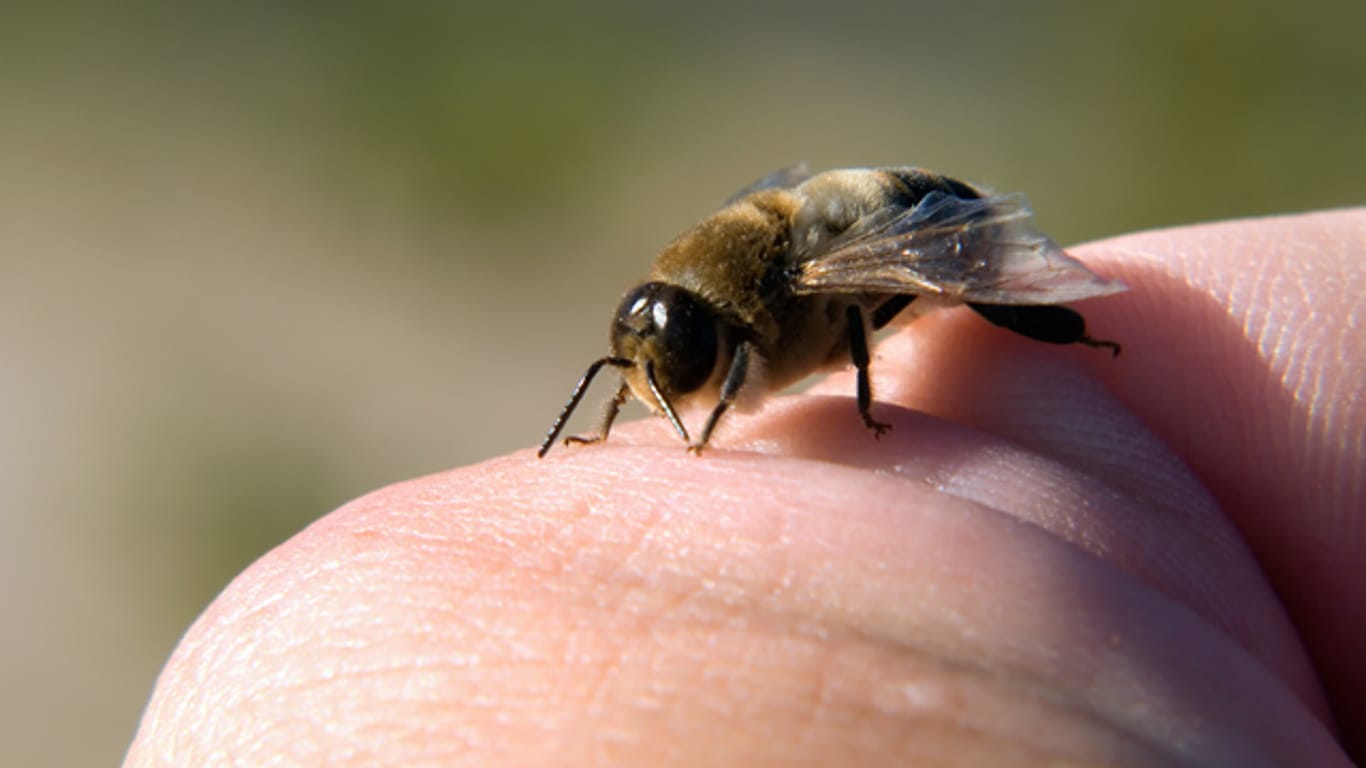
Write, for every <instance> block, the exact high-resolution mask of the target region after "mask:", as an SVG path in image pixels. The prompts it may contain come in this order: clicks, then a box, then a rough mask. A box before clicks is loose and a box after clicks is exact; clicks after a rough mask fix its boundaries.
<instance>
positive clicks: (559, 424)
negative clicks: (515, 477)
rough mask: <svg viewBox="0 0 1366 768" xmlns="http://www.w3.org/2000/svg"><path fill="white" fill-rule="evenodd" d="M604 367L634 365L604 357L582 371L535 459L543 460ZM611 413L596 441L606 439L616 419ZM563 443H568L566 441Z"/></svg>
mask: <svg viewBox="0 0 1366 768" xmlns="http://www.w3.org/2000/svg"><path fill="white" fill-rule="evenodd" d="M604 365H610V366H612V367H613V368H630V367H631V366H633V365H635V363H633V362H631V361H630V360H627V359H626V358H623V357H604V358H601V359H599V360H595V361H594V362H593V364H592V365H590V366H588V370H587V371H584V374H583V376H582V377H580V378H579V383H578V384H576V385H575V386H574V392H573V394H571V395H570V396H569V402H567V403H565V404H564V408H562V409H560V415H559V416H556V417H555V423H554V424H551V425H550V431H549V432H547V433H546V436H545V440H543V441H541V449H540V450H539V451H537V452H536V458H538V459H543V458H545V455H546V453H547V452H548V451H549V450H550V446H552V445H554V444H555V438H557V437H559V436H560V430H562V429H564V425H565V422H567V421H569V417H570V415H571V414H573V413H574V409H575V408H577V407H579V401H580V400H582V399H583V393H584V392H587V391H588V385H589V384H592V383H593V378H594V377H595V376H597V375H598V371H600V370H602V367H603V366H604ZM623 386H624V385H623ZM620 407H621V404H620V403H618V404H617V408H620ZM613 411H614V412H613V413H612V415H611V416H610V417H609V418H608V419H607V420H606V422H605V423H604V424H603V428H602V435H601V436H600V437H598V439H597V440H602V439H603V438H606V437H607V430H608V429H609V428H610V427H611V426H612V419H614V418H616V413H615V409H613ZM597 440H583V441H581V442H586V443H592V442H597ZM565 442H569V441H568V440H566V441H565Z"/></svg>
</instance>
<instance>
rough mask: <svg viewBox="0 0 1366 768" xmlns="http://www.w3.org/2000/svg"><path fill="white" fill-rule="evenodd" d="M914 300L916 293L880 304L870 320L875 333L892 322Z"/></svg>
mask: <svg viewBox="0 0 1366 768" xmlns="http://www.w3.org/2000/svg"><path fill="white" fill-rule="evenodd" d="M914 300H915V294H914V293H903V294H901V295H899V296H893V297H892V298H890V299H887V300H886V301H884V302H882V303H881V304H879V305H878V307H877V309H875V310H873V316H872V317H871V318H869V325H872V326H873V330H875V331H879V330H882V328H884V327H885V326H886V325H887V323H890V322H892V319H893V318H895V317H896V316H897V314H899V313H900V312H901V310H903V309H905V308H906V307H907V306H908V305H910V303H911V302H912V301H914Z"/></svg>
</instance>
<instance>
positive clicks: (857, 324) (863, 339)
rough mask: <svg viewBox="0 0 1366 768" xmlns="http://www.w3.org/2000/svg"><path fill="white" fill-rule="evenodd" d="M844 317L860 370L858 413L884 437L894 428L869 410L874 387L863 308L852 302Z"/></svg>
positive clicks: (865, 424) (902, 306)
mask: <svg viewBox="0 0 1366 768" xmlns="http://www.w3.org/2000/svg"><path fill="white" fill-rule="evenodd" d="M911 298H914V297H908V298H907V299H906V301H905V302H904V303H901V305H900V306H898V307H896V309H895V310H894V311H893V312H892V314H896V312H899V311H901V310H902V309H903V308H904V307H905V306H906V304H909V303H910V299H911ZM894 301H897V299H892V300H891V301H889V302H887V303H885V304H883V305H882V306H883V307H886V306H887V305H888V304H891V303H892V302H894ZM881 309H882V307H879V308H878V313H880V312H881ZM875 314H876V313H875ZM844 317H845V325H846V326H848V328H849V356H850V357H851V358H852V359H853V361H854V368H855V369H857V371H858V414H859V416H862V417H863V425H864V426H865V427H867V428H869V429H871V430H873V437H882V435H883V433H885V432H886V431H887V430H889V429H891V428H892V425H891V424H884V423H883V422H880V421H878V420H877V419H874V418H873V415H872V413H870V412H869V410H870V409H871V408H872V405H873V387H872V385H871V384H870V383H869V381H868V365H869V358H868V333H867V330H866V328H865V327H864V325H863V310H861V309H859V307H858V306H857V305H853V304H851V305H849V307H847V308H846V309H845V310H844ZM887 319H888V320H890V319H891V318H890V317H888V318H887Z"/></svg>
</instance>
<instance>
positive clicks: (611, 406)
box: [564, 384, 631, 445]
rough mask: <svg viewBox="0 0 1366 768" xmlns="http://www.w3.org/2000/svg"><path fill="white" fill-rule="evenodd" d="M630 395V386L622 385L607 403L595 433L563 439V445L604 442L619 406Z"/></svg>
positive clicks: (615, 418)
mask: <svg viewBox="0 0 1366 768" xmlns="http://www.w3.org/2000/svg"><path fill="white" fill-rule="evenodd" d="M630 393H631V388H630V386H628V385H626V384H622V385H621V386H620V387H619V388H618V389H617V394H616V395H615V396H613V397H612V399H611V400H608V401H607V407H606V408H605V409H604V410H603V412H602V421H601V422H599V423H598V431H597V433H596V434H592V435H587V436H585V435H570V436H569V437H566V438H565V439H564V444H565V445H570V444H577V445H591V444H593V443H601V442H602V441H603V440H606V439H607V433H608V432H611V431H612V422H614V421H616V420H617V414H618V413H620V412H621V406H622V405H624V404H625V403H626V397H627V395H629V394H630Z"/></svg>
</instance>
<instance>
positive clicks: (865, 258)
mask: <svg viewBox="0 0 1366 768" xmlns="http://www.w3.org/2000/svg"><path fill="white" fill-rule="evenodd" d="M1031 215H1032V214H1031V211H1030V209H1029V207H1028V204H1027V203H1026V201H1025V199H1024V196H1023V195H1019V194H1011V195H1000V196H994V195H989V194H987V193H985V192H983V191H982V190H979V189H977V188H976V187H973V186H971V185H969V184H966V183H964V182H961V181H958V180H955V179H951V178H949V177H947V176H942V175H940V174H937V173H933V172H930V171H926V170H923V169H920V168H876V169H850V170H834V171H827V172H825V173H820V174H817V175H814V176H811V175H809V174H807V173H806V172H805V168H804V167H802V166H797V167H794V168H789V169H786V170H783V171H778V172H776V173H774V174H771V175H769V176H767V177H765V178H763V179H761V180H759V181H758V182H756V183H754V184H752V185H751V186H749V187H746V188H745V189H743V190H741V191H740V192H738V193H736V194H735V195H734V196H732V197H731V198H730V199H729V200H728V201H727V202H726V203H725V205H723V206H722V207H721V209H720V210H718V211H716V212H715V213H713V214H711V215H710V216H708V217H707V218H705V219H703V220H702V221H701V222H700V223H698V224H697V225H695V226H693V227H692V228H691V229H689V230H687V231H686V232H684V233H683V234H682V235H679V236H678V238H676V239H675V240H674V241H673V242H672V243H670V244H669V245H667V246H666V247H665V248H664V250H663V252H661V253H660V254H659V257H658V258H657V259H656V260H655V263H654V269H653V270H652V271H651V272H650V274H649V277H648V278H647V279H646V280H645V282H642V283H640V284H639V285H637V286H635V287H634V288H632V289H631V290H630V291H628V292H627V293H626V296H625V297H624V298H623V299H622V300H621V304H620V305H619V306H618V307H617V311H616V315H615V316H614V317H613V319H612V327H611V353H610V354H608V355H607V356H606V357H602V358H600V359H598V360H596V361H594V362H593V364H592V365H590V366H588V370H587V371H586V372H585V373H584V374H583V377H582V378H580V379H579V383H578V385H577V386H576V387H575V388H574V391H573V394H572V395H571V396H570V398H569V401H568V402H567V403H566V404H565V406H564V408H563V409H562V410H561V411H560V415H559V417H558V418H556V419H555V422H554V424H552V425H551V427H550V431H549V433H548V434H547V435H546V437H545V440H544V442H542V443H541V447H540V451H539V452H538V453H537V456H539V457H543V456H545V454H546V452H547V451H549V450H550V448H551V446H552V445H554V443H555V439H556V438H557V437H558V436H559V434H560V431H561V430H562V429H563V428H564V425H565V422H566V421H567V420H568V419H569V416H570V414H572V413H573V411H574V409H575V408H576V407H577V406H578V404H579V401H580V400H581V399H582V398H583V395H584V392H585V391H586V390H587V389H588V386H589V385H590V384H591V383H592V381H593V378H594V377H595V376H597V374H598V373H599V372H600V371H601V370H602V369H603V368H604V367H607V368H613V369H615V370H617V371H618V372H619V373H620V374H621V383H620V385H619V386H618V388H617V391H616V394H615V396H613V398H612V399H611V401H609V402H608V404H607V409H606V411H605V412H604V414H603V418H602V422H601V424H600V425H599V427H598V431H597V433H596V434H594V435H591V436H588V437H570V438H567V439H566V440H565V442H566V443H594V442H599V441H602V440H605V439H606V438H607V434H608V432H609V431H610V430H611V428H612V422H613V421H614V420H615V419H616V417H617V413H618V411H619V410H620V409H621V406H622V405H623V404H624V403H625V402H626V399H627V397H628V396H630V395H634V396H635V397H636V398H637V399H639V400H640V401H642V402H643V403H645V404H646V405H647V406H649V407H650V408H651V409H652V410H653V411H654V412H655V413H656V414H658V415H663V416H664V417H666V418H667V419H668V420H669V423H670V424H672V425H673V428H674V431H675V432H677V433H678V436H679V437H681V438H682V439H683V442H684V443H685V444H686V445H687V447H688V450H690V451H692V452H693V453H699V454H700V453H701V452H702V449H703V448H705V447H706V445H707V442H708V441H709V440H710V439H711V436H712V433H713V432H714V431H715V429H716V425H717V423H718V422H720V420H721V417H722V416H723V415H725V413H726V411H727V410H729V409H730V408H732V407H740V408H743V407H745V406H749V405H753V404H756V403H757V402H758V401H759V400H760V399H761V398H762V396H763V395H765V394H767V393H770V392H774V391H778V390H781V389H783V388H785V387H787V386H789V385H790V384H792V383H794V382H796V381H798V380H800V379H802V378H804V377H806V376H807V375H808V374H811V373H813V372H816V371H818V370H822V369H830V368H842V367H844V366H845V365H848V364H849V363H851V362H852V363H853V365H854V368H855V370H856V371H857V384H856V395H857V402H858V412H859V416H861V417H862V419H863V423H864V425H866V426H867V427H868V429H870V430H872V432H873V434H874V436H880V435H882V434H883V433H884V432H886V431H887V430H888V429H889V428H890V426H889V425H888V424H884V423H882V422H880V421H877V420H876V419H874V418H873V416H872V414H871V412H870V409H871V406H872V397H873V396H872V390H871V387H870V385H869V377H868V367H869V355H868V339H869V336H870V335H871V334H872V333H873V332H875V331H877V330H878V329H880V328H883V327H884V326H886V325H887V324H888V323H890V322H891V321H892V320H893V318H895V317H897V316H898V315H902V316H907V315H911V316H919V315H922V314H924V313H925V312H927V311H929V310H932V309H938V308H940V307H944V306H951V305H956V304H966V305H967V306H969V307H971V308H972V309H973V310H975V311H976V312H977V313H978V314H979V315H981V316H982V317H984V318H986V320H987V321H988V322H991V323H993V324H995V325H998V326H1001V327H1003V328H1006V329H1009V330H1011V331H1014V332H1016V333H1018V334H1021V335H1023V336H1027V337H1029V338H1031V339H1036V340H1038V341H1045V342H1049V343H1052V344H1074V343H1076V344H1085V345H1088V346H1092V347H1101V348H1106V349H1109V350H1110V351H1111V352H1112V353H1113V354H1114V355H1116V356H1117V355H1119V352H1120V345H1119V344H1117V343H1115V342H1113V341H1102V340H1097V339H1094V338H1092V337H1090V336H1088V335H1087V333H1086V323H1085V320H1084V319H1083V318H1082V316H1081V315H1080V314H1079V313H1077V312H1076V311H1075V310H1072V309H1069V308H1067V307H1063V306H1058V305H1060V304H1063V303H1067V302H1072V301H1079V300H1081V299H1089V298H1094V297H1097V296H1105V295H1108V294H1112V293H1117V292H1119V291H1123V290H1125V286H1124V285H1123V284H1122V283H1120V282H1117V281H1113V280H1106V279H1104V278H1102V277H1100V276H1098V275H1096V274H1095V273H1094V272H1092V271H1091V270H1089V269H1087V268H1086V267H1085V266H1084V265H1083V264H1082V263H1081V262H1079V261H1077V260H1076V259H1074V258H1072V257H1071V256H1068V255H1067V254H1066V253H1064V252H1063V250H1062V249H1061V248H1060V247H1059V246H1058V244H1057V243H1055V242H1053V241H1052V240H1051V239H1049V238H1048V237H1047V236H1045V235H1043V234H1041V233H1039V232H1038V231H1036V230H1035V229H1034V228H1033V226H1032V224H1031ZM912 302H915V307H913V308H911V310H910V311H906V310H907V309H908V307H910V305H911V303H912ZM690 405H701V406H704V407H709V408H710V409H711V410H710V414H709V415H708V417H707V420H706V422H705V424H704V425H703V426H702V431H701V432H700V433H699V434H698V437H697V440H696V441H693V440H692V439H691V438H690V437H689V433H688V430H687V428H686V427H685V426H684V425H683V421H682V419H680V418H679V415H678V413H679V410H680V409H681V408H682V407H684V406H690Z"/></svg>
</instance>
